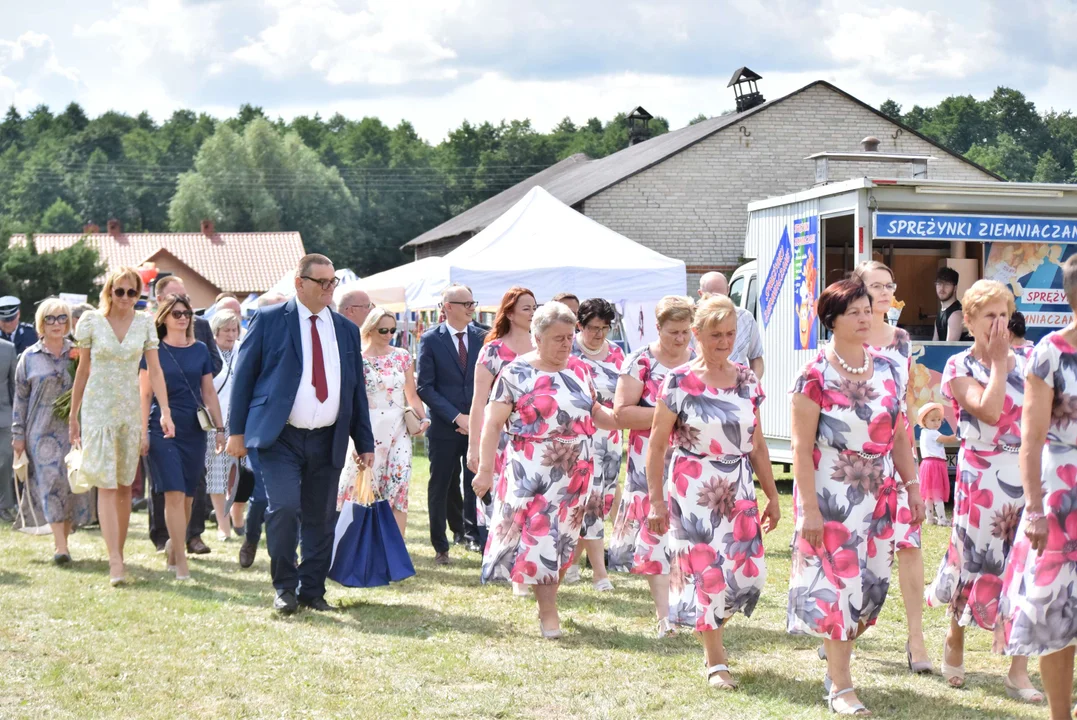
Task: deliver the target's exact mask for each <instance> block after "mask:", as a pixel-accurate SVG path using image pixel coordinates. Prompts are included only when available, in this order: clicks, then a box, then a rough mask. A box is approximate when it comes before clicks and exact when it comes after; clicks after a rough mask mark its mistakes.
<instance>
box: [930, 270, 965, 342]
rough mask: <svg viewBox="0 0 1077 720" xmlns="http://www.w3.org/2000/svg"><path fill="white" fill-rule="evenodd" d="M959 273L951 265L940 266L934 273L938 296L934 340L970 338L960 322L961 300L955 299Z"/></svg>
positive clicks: (948, 340) (953, 340)
mask: <svg viewBox="0 0 1077 720" xmlns="http://www.w3.org/2000/svg"><path fill="white" fill-rule="evenodd" d="M960 279H961V275H960V274H958V272H957V270H954V269H953V268H951V267H941V268H939V271H938V272H937V273H936V274H935V295H936V296H938V298H939V314H938V315H936V316H935V335H934V337H932V338H931V339H932V340H934V341H936V342H937V341H939V340H943V341H945V342H957V341H960V340H970V339H971V337H970V336H969V334H968V333H966V332H965V326H964V324H963V322H962V313H961V301H960V300H958V299H957V282H958V281H959V280H960Z"/></svg>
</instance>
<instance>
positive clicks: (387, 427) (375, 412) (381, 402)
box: [337, 348, 411, 512]
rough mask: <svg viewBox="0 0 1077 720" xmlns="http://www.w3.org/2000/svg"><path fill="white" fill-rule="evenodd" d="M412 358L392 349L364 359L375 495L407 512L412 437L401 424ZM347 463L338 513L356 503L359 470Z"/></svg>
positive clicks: (350, 453) (352, 462)
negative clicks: (372, 447) (405, 389)
mask: <svg viewBox="0 0 1077 720" xmlns="http://www.w3.org/2000/svg"><path fill="white" fill-rule="evenodd" d="M409 367H411V355H410V354H409V353H408V351H407V350H403V349H401V348H391V349H390V351H389V353H388V354H386V355H366V356H364V357H363V377H364V379H365V380H366V398H367V403H368V404H369V406H370V430H371V433H372V434H373V435H374V467H373V468H372V470H373V473H374V493H375V495H377V496H378V497H379V498H382V499H385V500H388V501H389V504H390V505H391V506H392V508H393V509H394V510H398V511H400V512H407V511H408V487H409V485H410V484H411V436H410V435H409V434H408V428H407V425H406V424H405V423H404V409H405V408H406V407H407V406H408V403H407V399H406V398H405V397H404V382H405V380H406V379H407V371H408V368H409ZM352 449H353V448H352V447H351V444H350V443H349V450H348V459H347V461H346V462H345V464H344V470H343V472H341V474H340V483H339V488H338V491H337V509H338V510H339V509H340V508H341V507H342V506H343V505H344V503H346V502H354V500H355V479H356V477H357V476H358V474H359V467H358V465H356V463H355V460H353V459H352Z"/></svg>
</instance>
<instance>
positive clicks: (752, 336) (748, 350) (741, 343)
mask: <svg viewBox="0 0 1077 720" xmlns="http://www.w3.org/2000/svg"><path fill="white" fill-rule="evenodd" d="M760 357H763V338H762V337H761V336H760V335H759V325H758V324H757V323H756V321H755V318H754V317H752V313H751V312H749V311H748V310H745V309H744V308H737V339H736V341H735V342H734V343H733V352H731V353H729V360H730V362H735V363H740V364H741V365H748V363H749V361H751V360H755V359H756V358H760Z"/></svg>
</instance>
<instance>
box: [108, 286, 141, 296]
mask: <svg viewBox="0 0 1077 720" xmlns="http://www.w3.org/2000/svg"><path fill="white" fill-rule="evenodd" d="M112 294H113V295H115V296H116V297H118V298H122V297H123V296H124V295H126V296H127V297H129V298H136V297H138V296H139V295H141V294H142V293H140V292H139V291H138V290H135V289H134V288H127V289H126V290H124V289H123V288H113V290H112Z"/></svg>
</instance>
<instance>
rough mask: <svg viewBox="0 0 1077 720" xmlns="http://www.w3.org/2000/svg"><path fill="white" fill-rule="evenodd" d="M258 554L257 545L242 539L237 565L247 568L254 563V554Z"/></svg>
mask: <svg viewBox="0 0 1077 720" xmlns="http://www.w3.org/2000/svg"><path fill="white" fill-rule="evenodd" d="M257 554H258V546H257V545H255V544H254V543H252V542H247V541H246V540H244V541H243V544H242V545H240V546H239V566H240V567H241V568H249V567H250V566H251V565H253V564H254V556H255V555H257Z"/></svg>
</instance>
